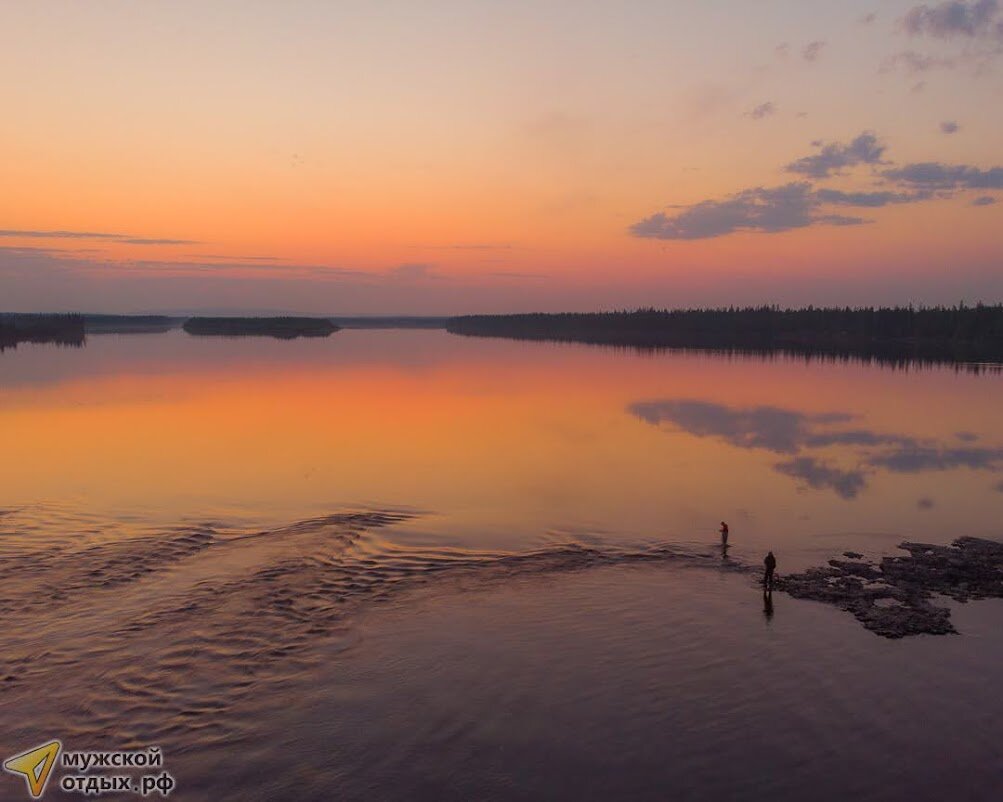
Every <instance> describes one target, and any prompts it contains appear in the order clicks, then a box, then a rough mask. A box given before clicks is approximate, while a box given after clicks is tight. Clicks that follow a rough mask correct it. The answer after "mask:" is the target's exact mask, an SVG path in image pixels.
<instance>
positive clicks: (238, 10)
mask: <svg viewBox="0 0 1003 802" xmlns="http://www.w3.org/2000/svg"><path fill="white" fill-rule="evenodd" d="M913 5H914V4H913V3H911V2H908V1H907V2H898V1H896V2H889V3H884V4H882V6H881V9H880V10H879V13H878V14H877V16H876V17H875V18H874V19H870V18H869V17H868V14H870V13H871V12H873V11H874V9H873V8H872V7H871V4H869V3H862V2H858V0H853V2H846V3H842V4H838V6H835V5H832V4H827V5H826V6H819V5H817V4H804V3H797V2H779V1H774V2H769V3H757V4H754V5H752V4H746V3H737V2H731V3H726V2H713V3H698V2H670V3H665V2H658V3H656V2H629V3H625V4H616V5H615V6H614V5H612V4H609V3H600V2H594V3H588V2H586V3H574V4H572V3H568V2H542V3H534V4H506V5H499V4H494V3H487V2H484V3H459V2H436V3H430V4H428V5H427V7H426V6H423V8H422V11H421V12H420V13H419V12H417V11H416V10H415V9H414V7H413V5H412V4H408V3H403V2H376V3H361V2H348V3H338V4H330V3H320V2H316V3H314V2H304V3H297V4H295V6H290V5H289V4H285V3H279V2H242V3H215V4H212V5H211V7H209V6H207V5H206V4H204V3H195V2H177V3H171V4H143V5H142V6H137V5H136V4H133V3H126V2H109V3H102V4H100V5H96V4H79V3H71V2H54V1H50V0H40V1H38V2H12V3H5V4H4V5H3V8H2V9H0V30H2V31H3V32H4V34H3V42H2V44H3V46H2V47H0V69H2V70H3V73H4V74H5V75H7V76H16V77H17V78H16V80H14V81H11V82H9V83H8V86H6V87H5V93H4V96H3V99H2V103H3V108H4V120H5V124H4V125H3V126H2V127H0V148H2V152H3V153H4V158H3V159H2V160H0V185H2V186H3V187H4V188H5V191H4V192H3V193H0V308H3V309H35V310H44V309H85V310H86V311H154V310H163V311H172V310H173V311H189V310H200V309H218V310H260V309H281V310H289V311H311V312H328V313H354V312H359V313H373V312H381V311H382V312H388V313H396V312H417V313H421V312H426V313H446V312H464V311H503V310H513V311H515V310H523V309H560V308H575V309H591V308H605V307H610V306H633V305H647V304H655V305H660V306H661V305H666V306H674V305H686V304H728V303H759V302H781V303H802V302H813V303H828V302H832V303H868V302H903V303H904V302H909V301H927V302H947V303H954V302H956V301H958V300H962V299H964V300H968V301H975V300H987V301H997V300H999V299H1000V297H1001V296H1003V278H1001V270H1000V260H1001V257H1003V238H1001V237H999V235H998V231H999V224H1000V211H999V210H1000V208H1001V206H1000V204H998V203H995V201H997V200H998V199H999V197H1000V195H1001V193H1000V191H999V190H1000V189H1003V168H1000V167H998V165H999V164H1000V163H1001V162H1003V154H1001V153H1000V152H999V142H1000V141H1001V137H1000V133H1001V131H1003V111H1001V109H1003V102H1001V100H1003V80H1001V74H1000V69H1001V68H1003V57H1001V56H1000V55H999V51H1000V47H999V42H998V41H997V39H998V35H997V34H996V33H994V30H995V29H993V28H992V27H991V26H989V25H988V23H987V27H985V29H984V30H983V29H982V28H980V27H978V25H975V26H974V27H972V26H970V27H971V30H968V29H965V30H960V29H958V30H955V29H951V28H949V27H946V28H945V26H944V25H943V24H942V23H941V22H939V21H938V20H939V18H937V17H935V16H930V15H929V14H928V16H927V17H920V18H919V22H918V23H913V24H912V26H911V27H910V26H909V25H908V24H907V23H906V22H905V20H906V19H907V15H908V13H909V11H910V9H911V8H912V6H913ZM808 6H811V7H810V8H808ZM933 6H936V4H933ZM933 6H931V7H933ZM1000 20H1003V13H1001V15H1000ZM903 54H906V55H903ZM908 54H913V55H912V56H909V55H908ZM917 54H918V55H917ZM920 57H922V59H925V61H919V60H918V59H920ZM917 64H922V67H921V68H919V67H917ZM865 133H869V135H873V140H874V142H875V143H877V144H876V145H875V148H876V150H874V152H873V153H871V154H869V155H866V154H865V155H864V156H863V157H859V155H855V154H856V151H854V150H853V143H854V142H855V141H857V138H858V137H860V136H861V135H862V134H865ZM827 148H828V150H827ZM826 154H828V155H826ZM805 157H816V158H817V157H822V158H823V162H819V163H817V164H816V166H815V167H813V168H812V170H813V172H808V173H806V172H804V171H800V172H799V171H798V170H792V169H791V168H790V167H789V165H791V164H792V163H793V162H795V161H796V160H798V159H802V158H805ZM925 163H934V164H935V165H936V166H938V167H939V168H941V170H942V173H943V171H945V170H946V171H948V172H949V173H950V175H951V176H952V177H951V178H949V179H947V178H944V177H943V175H941V177H940V178H939V179H937V180H935V181H934V180H930V179H929V177H927V178H925V179H924V180H923V181H916V180H912V178H910V177H909V176H914V175H915V174H916V172H915V169H914V168H915V166H916V165H917V164H925ZM993 168H995V171H994V170H993ZM896 170H899V171H901V172H900V173H899V174H897V175H896V173H895V171H896ZM951 171H954V172H951ZM958 171H960V172H958ZM973 171H974V172H973ZM944 174H946V173H944ZM903 176H905V177H903ZM792 182H800V183H801V184H802V185H803V186H804V192H803V194H802V196H801V197H800V198H799V199H797V200H796V202H794V203H793V204H791V203H790V202H787V201H783V202H781V201H778V200H776V198H775V197H774V196H773V195H771V194H759V195H757V194H756V192H757V189H756V188H765V190H766V191H767V193H769V192H772V191H773V190H774V189H775V188H778V187H783V186H785V185H788V184H791V183H792ZM819 190H823V191H828V190H839V191H842V192H844V193H848V192H851V193H852V192H857V193H859V192H866V193H872V197H871V198H870V199H868V200H866V201H861V200H859V199H854V198H847V197H846V196H844V198H843V201H841V202H839V203H838V204H833V203H831V202H823V201H822V200H820V198H821V196H819V195H818V194H817V193H818V191H819ZM750 192H751V193H752V194H751V195H750V194H749V193H750ZM742 193H745V194H744V195H743V194H742ZM873 193H878V194H881V193H884V194H885V197H884V198H883V199H880V198H878V196H877V195H874V194H873ZM830 197H831V196H830ZM893 197H894V200H892V199H891V198H893ZM847 200H850V201H853V202H852V203H847V202H845V201H847ZM975 202H977V203H978V204H979V205H974V204H975ZM694 211H695V212H697V213H699V214H700V215H701V216H700V222H699V225H697V224H696V222H695V221H694V218H693V217H692V215H693V213H694ZM659 214H661V215H664V216H665V218H666V219H668V221H669V223H668V224H667V225H664V226H661V227H658V228H657V231H655V232H654V233H652V231H651V229H650V228H649V229H648V230H647V234H648V235H647V236H642V235H640V234H641V233H642V231H641V226H640V224H641V223H642V222H643V221H646V220H651V219H652V216H653V215H659ZM837 218H838V222H841V223H844V224H842V225H835V224H834V222H837ZM845 223H852V224H850V225H846V224H845Z"/></svg>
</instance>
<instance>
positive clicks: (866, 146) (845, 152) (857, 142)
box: [786, 131, 886, 178]
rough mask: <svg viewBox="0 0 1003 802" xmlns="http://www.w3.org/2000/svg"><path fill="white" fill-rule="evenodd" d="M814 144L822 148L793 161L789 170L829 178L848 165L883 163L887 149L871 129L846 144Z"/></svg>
mask: <svg viewBox="0 0 1003 802" xmlns="http://www.w3.org/2000/svg"><path fill="white" fill-rule="evenodd" d="M813 144H815V146H816V147H818V148H820V150H819V152H818V153H815V154H812V155H811V156H804V157H802V158H800V159H798V160H797V161H793V162H791V163H790V164H788V165H787V168H786V169H787V171H788V172H790V173H798V174H800V175H807V176H810V177H811V178H828V177H829V176H830V175H832V174H833V173H838V172H840V171H841V170H843V169H844V168H846V167H854V166H856V165H858V164H872V165H873V164H881V163H882V162H881V157H882V155H883V154H884V152H885V150H886V146H885V145H884V144H882V143H881V142H880V141H879V140H878V138H877V136H875V135H874V134H873V133H872V132H870V131H864V132H863V133H862V134H860V135H859V136H857V137H855V138H854V139H853V140H852V141H850V142H848V143H846V144H843V143H841V142H830V143H828V144H824V143H821V142H818V143H813Z"/></svg>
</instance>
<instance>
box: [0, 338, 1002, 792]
mask: <svg viewBox="0 0 1003 802" xmlns="http://www.w3.org/2000/svg"><path fill="white" fill-rule="evenodd" d="M1001 384H1003V377H1001V376H999V375H993V374H989V375H972V374H969V373H965V372H956V371H953V370H950V369H932V370H929V369H927V370H920V371H909V372H906V371H893V370H888V369H884V368H879V367H871V366H864V365H859V364H825V363H810V364H805V363H804V362H802V361H798V360H793V359H783V358H780V359H776V360H761V359H727V358H722V357H716V356H711V355H698V354H680V353H667V354H656V355H644V354H635V353H630V352H622V351H613V350H604V349H597V348H590V347H585V346H574V345H551V344H544V343H518V342H508V341H502V340H481V339H467V338H460V337H453V336H450V335H448V334H445V333H443V332H422V331H409V332H393V331H350V330H346V331H342V332H339V333H337V334H336V335H334V336H333V337H331V338H329V339H325V340H317V341H302V340H301V341H292V342H282V341H274V340H263V339H244V340H239V339H232V340H231V339H222V340H217V339H198V338H192V337H189V336H187V335H185V334H183V333H181V332H172V333H169V334H162V335H132V336H114V335H109V336H100V337H91V338H90V340H89V341H88V344H87V346H86V347H85V348H82V349H61V348H55V347H51V346H22V347H19V348H18V349H17V350H15V351H9V352H5V353H3V354H2V355H0V442H2V443H3V446H4V448H3V456H2V465H3V467H2V468H0V476H2V482H0V580H2V584H0V611H2V612H3V614H4V621H5V630H4V633H3V635H0V644H2V646H3V649H2V652H0V723H2V724H3V727H2V730H0V732H2V735H0V749H2V750H3V755H5V756H9V755H13V754H15V753H17V752H20V751H23V750H24V749H26V748H28V747H29V746H32V745H35V744H37V743H41V742H43V741H46V740H49V739H51V738H61V739H62V740H63V742H64V746H65V748H67V749H73V750H86V749H102V750H109V749H116V748H140V747H145V746H151V745H160V746H161V747H162V748H163V750H164V753H165V763H166V764H167V767H168V769H169V770H170V771H171V772H172V773H173V774H174V776H175V777H176V778H177V780H178V784H179V785H178V790H177V791H176V792H175V794H174V797H173V798H180V799H234V800H237V799H241V800H259V799H260V800H274V799H301V800H303V799H306V800H312V799H316V800H326V799H367V800H373V799H415V798H419V799H530V798H532V799H582V798H592V799H613V798H629V799H666V798H672V799H694V800H698V799H733V798H741V799H748V798H760V797H770V798H773V799H784V800H786V799H791V800H795V799H797V800H801V799H805V798H813V799H845V798H847V797H848V796H849V795H853V797H855V798H858V799H874V800H898V799H927V798H929V799H934V798H936V799H941V798H951V799H961V800H965V799H972V800H980V799H996V798H998V794H999V792H1000V788H1001V787H1003V751H1001V747H1000V746H999V744H1000V743H1001V742H1003V695H1001V694H1000V693H999V692H998V687H997V686H998V682H999V665H1000V660H1001V659H1003V626H1001V624H1003V603H1001V602H1000V601H998V600H993V601H987V602H978V603H974V604H970V605H966V606H957V605H956V606H955V607H954V608H953V609H954V613H953V616H954V621H955V623H956V625H957V627H958V629H959V631H960V632H961V633H962V634H960V635H958V636H953V637H919V638H913V639H908V640H905V641H887V640H884V639H881V638H878V637H876V636H875V635H873V634H871V633H869V632H866V631H865V630H863V629H862V628H861V627H860V626H859V625H858V624H857V623H856V621H854V619H853V618H852V617H850V616H849V615H847V614H844V613H841V612H839V611H838V610H835V609H831V608H828V607H823V606H821V605H816V604H812V603H807V602H797V601H794V600H792V599H788V598H786V597H784V596H777V597H776V598H775V600H774V609H773V611H772V615H770V616H767V615H765V614H764V609H763V603H762V597H761V596H760V595H759V594H758V592H757V591H756V588H755V586H754V584H753V580H752V577H751V576H750V575H749V574H748V573H747V572H746V571H744V570H743V566H746V565H752V566H755V565H758V564H759V563H760V561H761V559H762V555H763V554H764V553H765V551H766V550H767V549H773V551H774V552H775V553H776V554H777V557H778V560H779V570H780V572H781V573H783V572H784V571H789V570H794V569H799V568H803V567H806V566H808V565H815V564H821V563H824V561H825V560H826V559H828V558H830V557H832V556H836V555H838V554H840V553H841V552H842V551H845V550H847V549H853V550H855V551H859V552H863V553H865V554H867V555H868V556H871V557H877V556H880V555H882V554H887V553H892V552H893V551H894V549H895V545H896V544H897V543H898V542H900V541H901V540H903V539H911V540H927V541H931V542H936V543H948V542H950V541H952V540H953V539H955V538H957V537H960V536H962V535H976V536H982V537H991V538H997V539H998V538H1000V537H1001V536H1003V527H1001V526H1000V524H999V519H1000V516H1001V515H1003V470H1001V469H1003V417H1001V416H1000V414H999V409H1000V405H999V397H1000V390H1001ZM722 519H724V520H727V521H728V522H729V524H730V526H731V530H732V535H731V542H732V543H733V548H732V549H731V552H730V555H729V559H728V560H726V561H722V559H721V555H720V552H719V550H717V549H716V548H715V547H714V546H715V542H716V538H717V535H716V530H717V527H718V523H719V521H721V520H722ZM0 782H2V783H3V786H2V788H3V794H0V797H2V798H4V799H6V798H8V794H12V795H13V794H15V793H22V792H23V790H24V788H23V782H22V781H20V780H18V779H16V778H14V777H11V776H9V775H2V776H0ZM56 782H58V776H57V778H56V780H54V781H53V783H52V784H50V791H49V795H50V796H52V797H53V798H57V797H58V796H59V793H58V790H56V789H55V783H56ZM10 798H19V797H17V796H10Z"/></svg>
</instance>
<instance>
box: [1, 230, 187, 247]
mask: <svg viewBox="0 0 1003 802" xmlns="http://www.w3.org/2000/svg"><path fill="white" fill-rule="evenodd" d="M0 237H16V238H19V239H96V240H106V241H109V242H119V243H122V244H124V245H198V244H200V243H199V242H198V240H190V239H164V238H147V237H135V236H133V235H131V234H112V233H108V232H106V231H63V230H54V231H43V230H32V229H13V228H7V229H0Z"/></svg>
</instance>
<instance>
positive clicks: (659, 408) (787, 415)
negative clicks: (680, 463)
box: [628, 399, 1003, 509]
mask: <svg viewBox="0 0 1003 802" xmlns="http://www.w3.org/2000/svg"><path fill="white" fill-rule="evenodd" d="M628 411H629V412H630V413H631V414H633V415H635V416H637V417H638V418H640V419H641V420H643V421H645V422H647V423H650V424H652V425H654V426H663V425H668V426H671V427H674V428H676V429H678V430H681V431H683V432H686V433H688V434H691V435H694V436H696V437H701V438H703V437H711V438H717V439H720V440H723V441H724V442H726V443H728V444H729V445H732V446H735V447H736V448H742V449H762V450H766V451H772V452H775V453H777V454H789V455H792V458H791V459H788V460H784V461H782V462H778V463H775V464H774V465H773V469H774V470H775V471H776V472H777V473H780V474H783V475H786V476H790V477H792V478H794V479H796V480H798V481H799V482H800V483H801V484H803V485H805V486H807V487H810V488H813V489H816V490H831V491H833V492H834V493H836V494H837V495H838V496H839V497H841V498H843V499H854V498H856V497H857V496H858V495H859V494H860V493H861V492H862V491H864V490H865V489H866V488H867V484H868V477H869V476H871V475H873V474H874V473H876V472H878V471H882V470H883V471H887V472H893V473H903V474H918V473H924V472H928V471H949V470H954V469H956V468H968V469H971V470H977V471H988V472H995V471H998V470H1000V469H1001V468H1003V448H1001V447H997V446H978V445H971V444H972V443H975V442H978V441H979V439H980V438H979V435H978V434H976V433H974V432H968V431H963V432H957V433H955V435H954V439H955V440H957V441H960V442H961V443H962V445H958V443H956V442H944V441H938V440H936V439H920V438H917V437H913V436H910V435H904V434H898V433H895V432H887V431H880V430H876V429H870V428H865V427H861V426H858V425H852V426H851V425H849V424H852V423H854V422H855V421H857V420H858V419H859V416H856V415H854V414H852V413H849V412H828V413H816V414H808V413H804V412H799V411H797V410H793V409H785V408H781V407H773V406H759V407H731V406H726V405H724V404H717V403H713V402H710V401H698V400H692V399H668V400H659V401H638V402H635V403H633V404H631V405H630V406H629V407H628ZM832 447H841V448H842V451H843V452H844V457H843V458H844V460H845V461H846V462H851V463H853V466H852V467H840V466H839V465H836V464H834V463H833V462H832V461H831V460H829V459H826V458H823V457H820V456H818V454H819V453H820V452H821V451H822V450H823V449H828V448H832ZM805 452H808V453H805ZM918 506H919V508H920V509H929V508H930V507H932V506H933V504H932V502H930V501H929V499H926V500H924V499H921V500H920V503H919V504H918Z"/></svg>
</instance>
